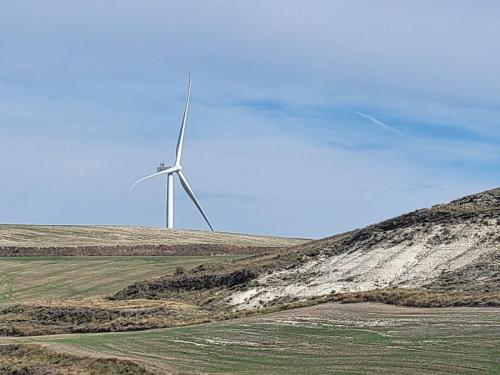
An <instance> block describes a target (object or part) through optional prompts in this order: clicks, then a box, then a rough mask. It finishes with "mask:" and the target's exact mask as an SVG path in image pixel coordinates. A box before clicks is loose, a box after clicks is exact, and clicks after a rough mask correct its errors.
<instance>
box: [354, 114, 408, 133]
mask: <svg viewBox="0 0 500 375" xmlns="http://www.w3.org/2000/svg"><path fill="white" fill-rule="evenodd" d="M354 113H356V114H357V115H358V116H360V117H363V118H364V119H366V120H368V121H371V122H373V123H374V124H376V125H378V126H381V127H383V128H384V129H385V130H388V131H390V132H393V133H396V134H399V135H403V133H401V132H400V131H399V130H398V129H396V128H394V127H392V126H390V125H387V124H386V123H385V122H383V121H380V120H379V119H376V118H375V117H373V116H370V115H367V114H366V113H363V112H359V111H356V112H354Z"/></svg>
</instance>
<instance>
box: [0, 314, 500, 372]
mask: <svg viewBox="0 0 500 375" xmlns="http://www.w3.org/2000/svg"><path fill="white" fill-rule="evenodd" d="M499 319H500V315H499V314H498V310H497V309H488V308H485V309H473V308H453V309H451V308H448V309H447V308H444V309H416V308H399V307H394V306H387V305H379V304H347V305H338V304H323V305H319V306H313V307H308V308H304V309H295V310H288V311H283V312H278V313H274V314H269V315H259V316H252V317H247V318H245V319H236V320H230V321H223V322H216V323H210V324H202V325H196V326H190V327H178V328H171V329H159V330H151V331H141V332H126V333H101V334H71V335H60V336H52V337H50V336H45V337H30V338H17V339H13V338H9V339H7V338H4V339H1V340H0V342H8V343H11V344H33V343H36V344H43V345H44V346H48V347H49V348H50V347H52V348H55V349H57V350H58V351H59V352H63V353H66V355H71V356H75V355H79V356H90V357H108V358H109V357H115V358H118V359H127V360H132V361H134V362H136V363H138V364H139V365H141V366H144V367H146V366H147V367H149V368H151V369H155V372H157V373H163V372H167V373H183V374H190V373H191V374H194V373H204V374H205V373H208V374H304V373H307V374H343V373H346V374H347V373H349V374H366V373H370V374H399V373H404V374H437V373H439V374H486V373H496V371H497V370H498V368H499V367H500V359H499V358H500V356H499V353H500V348H499V347H498V340H497V339H498V327H499V325H500V320H499ZM1 358H2V357H1V352H0V361H1Z"/></svg>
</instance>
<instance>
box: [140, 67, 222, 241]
mask: <svg viewBox="0 0 500 375" xmlns="http://www.w3.org/2000/svg"><path fill="white" fill-rule="evenodd" d="M190 97H191V73H189V85H188V93H187V98H186V105H185V106H184V114H183V115H182V125H181V130H180V132H179V139H178V140H177V148H176V153H175V164H174V165H173V166H172V167H166V166H165V164H164V163H160V166H159V167H158V168H157V169H156V173H154V174H152V175H149V176H146V177H144V178H141V179H140V180H139V181H136V182H135V183H134V184H133V185H132V186H131V187H130V189H133V188H134V187H135V186H136V185H137V184H138V183H140V182H142V181H144V180H147V179H149V178H152V177H156V176H160V175H167V220H166V224H167V228H173V227H174V174H176V175H177V176H178V177H179V180H180V181H181V185H182V187H183V188H184V190H185V191H186V193H187V195H189V197H190V198H191V200H192V201H193V203H194V204H195V206H196V207H197V208H198V211H200V213H201V216H203V218H204V219H205V221H206V222H207V224H208V226H209V227H210V230H212V231H213V230H214V228H213V227H212V225H211V224H210V221H208V218H207V215H205V212H203V208H201V204H200V202H199V201H198V199H197V198H196V195H194V192H193V190H192V189H191V186H190V185H189V182H188V180H187V179H186V176H184V174H183V173H182V165H181V158H182V145H183V143H184V130H185V129H186V121H187V114H188V109H189V99H190Z"/></svg>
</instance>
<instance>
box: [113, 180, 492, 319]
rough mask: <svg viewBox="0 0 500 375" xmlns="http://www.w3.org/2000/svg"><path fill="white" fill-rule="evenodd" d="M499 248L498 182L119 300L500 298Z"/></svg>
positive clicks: (135, 290) (243, 305)
mask: <svg viewBox="0 0 500 375" xmlns="http://www.w3.org/2000/svg"><path fill="white" fill-rule="evenodd" d="M499 252H500V188H497V189H493V190H489V191H486V192H483V193H479V194H475V195H471V196H468V197H464V198H461V199H458V200H455V201H452V202H450V203H448V204H443V205H437V206H434V207H432V208H429V209H422V210H418V211H415V212H412V213H409V214H406V215H402V216H399V217H396V218H394V219H390V220H387V221H384V222H381V223H378V224H375V225H371V226H368V227H366V228H364V229H360V230H355V231H352V232H348V233H345V234H342V235H337V236H334V237H330V238H325V239H322V240H318V241H311V242H308V243H305V244H302V245H297V246H295V247H292V248H290V249H289V250H288V251H287V252H286V253H283V252H282V253H280V254H274V255H273V254H268V255H264V256H254V257H252V258H246V259H242V260H241V261H235V262H233V263H232V264H231V265H230V266H229V267H227V266H226V267H225V268H224V269H222V268H221V267H220V266H215V267H210V266H207V267H205V268H199V267H198V268H195V269H193V270H192V271H190V272H189V273H187V274H185V275H181V276H166V277H163V278H159V279H154V280H149V281H145V282H140V283H136V284H133V285H131V286H130V287H128V288H126V289H124V290H122V291H120V292H119V293H117V294H116V295H115V298H118V299H127V298H184V299H188V300H190V301H197V302H198V303H200V304H202V305H205V306H210V305H214V304H215V305H218V304H219V305H220V304H221V303H223V304H226V305H230V306H232V307H233V308H235V309H254V308H261V307H265V306H270V305H273V304H276V303H286V302H291V301H297V300H305V299H309V298H317V297H320V296H328V295H333V294H338V293H352V292H364V291H370V290H375V289H381V288H394V287H398V288H426V290H431V291H432V290H433V291H436V292H437V291H458V292H460V291H461V290H469V291H471V290H473V291H476V292H478V293H483V292H485V293H487V294H488V296H489V297H487V298H490V297H491V298H493V300H499V299H498V298H497V297H498V296H497V295H498V294H499V293H500V292H499V290H500V288H499V287H500V283H499V270H500V263H499V256H498V254H499ZM241 275H245V277H241ZM483 297H484V296H481V298H480V299H479V300H478V301H479V303H478V304H481V303H483V302H484V299H483ZM472 304H475V303H472ZM487 304H488V303H487ZM493 304H495V303H493Z"/></svg>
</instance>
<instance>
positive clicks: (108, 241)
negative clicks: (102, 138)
mask: <svg viewBox="0 0 500 375" xmlns="http://www.w3.org/2000/svg"><path fill="white" fill-rule="evenodd" d="M307 241H308V240H305V239H298V238H285V237H272V236H253V235H244V234H234V233H221V232H208V231H196V230H185V229H164V228H147V227H120V226H83V225H15V224H3V225H0V256H20V255H21V256H48V255H52V256H72V255H79V256H84V255H204V256H205V255H210V254H211V253H217V254H256V253H261V252H263V251H266V250H270V249H277V248H285V247H289V246H293V245H297V244H301V243H305V242H307Z"/></svg>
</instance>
